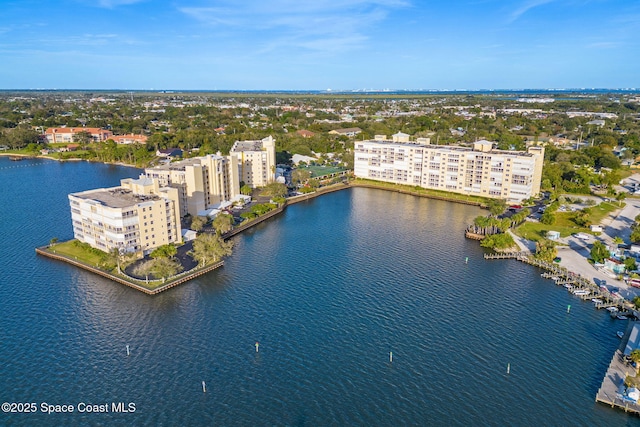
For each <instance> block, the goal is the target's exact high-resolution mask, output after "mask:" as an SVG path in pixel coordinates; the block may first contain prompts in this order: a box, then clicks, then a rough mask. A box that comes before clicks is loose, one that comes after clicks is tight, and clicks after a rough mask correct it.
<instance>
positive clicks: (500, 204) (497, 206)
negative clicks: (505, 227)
mask: <svg viewBox="0 0 640 427" xmlns="http://www.w3.org/2000/svg"><path fill="white" fill-rule="evenodd" d="M487 208H488V209H489V212H491V215H494V216H497V215H500V214H501V213H503V212H504V211H505V210H506V209H507V202H506V201H505V200H504V199H490V200H489V201H488V202H487Z"/></svg>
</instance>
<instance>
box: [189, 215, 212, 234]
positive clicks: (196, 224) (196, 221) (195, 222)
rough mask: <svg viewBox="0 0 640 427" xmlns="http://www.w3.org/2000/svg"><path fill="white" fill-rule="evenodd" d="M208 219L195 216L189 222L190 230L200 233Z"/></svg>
mask: <svg viewBox="0 0 640 427" xmlns="http://www.w3.org/2000/svg"><path fill="white" fill-rule="evenodd" d="M207 221H208V219H207V218H205V217H203V216H196V217H194V218H193V219H192V220H191V229H192V230H193V231H200V230H202V228H203V227H204V226H205V224H206V223H207Z"/></svg>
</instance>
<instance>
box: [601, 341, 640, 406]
mask: <svg viewBox="0 0 640 427" xmlns="http://www.w3.org/2000/svg"><path fill="white" fill-rule="evenodd" d="M634 370H635V368H634V367H632V366H629V365H628V364H627V362H625V359H624V354H623V353H622V352H621V351H620V350H616V352H615V354H614V355H613V359H611V363H610V364H609V369H607V374H606V375H605V376H604V379H603V380H602V385H601V386H600V388H599V389H598V393H597V394H596V402H600V403H604V404H606V405H611V407H612V408H614V407H617V408H619V409H622V410H624V411H625V412H631V413H634V414H638V415H640V405H638V404H637V403H636V402H634V401H632V400H630V399H629V398H627V397H625V395H624V392H625V389H626V387H625V385H624V379H625V378H626V377H627V374H628V373H629V372H633V371H634Z"/></svg>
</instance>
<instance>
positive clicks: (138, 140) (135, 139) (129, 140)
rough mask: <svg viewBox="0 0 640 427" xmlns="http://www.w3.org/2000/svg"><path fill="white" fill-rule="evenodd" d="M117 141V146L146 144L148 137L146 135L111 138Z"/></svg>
mask: <svg viewBox="0 0 640 427" xmlns="http://www.w3.org/2000/svg"><path fill="white" fill-rule="evenodd" d="M109 139H112V140H114V141H115V143H116V144H146V142H147V136H146V135H134V134H129V135H114V136H112V137H111V138H109Z"/></svg>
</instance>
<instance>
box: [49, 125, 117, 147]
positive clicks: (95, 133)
mask: <svg viewBox="0 0 640 427" xmlns="http://www.w3.org/2000/svg"><path fill="white" fill-rule="evenodd" d="M80 132H87V133H89V134H90V135H91V138H92V139H93V140H94V141H96V142H101V141H106V140H107V139H109V138H111V137H113V132H111V131H110V130H105V129H100V128H84V127H79V128H74V127H69V128H66V127H64V128H48V129H47V130H46V131H45V132H44V136H45V138H47V143H49V144H53V143H59V142H74V138H75V136H76V135H77V134H78V133H80Z"/></svg>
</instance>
